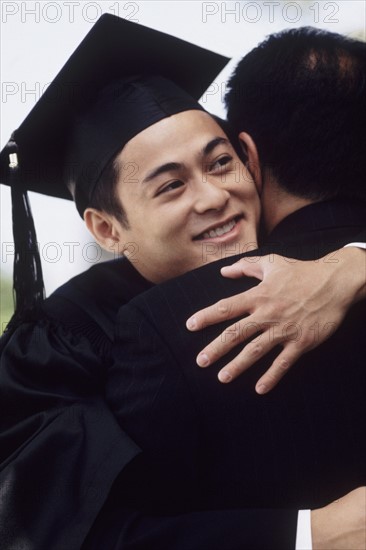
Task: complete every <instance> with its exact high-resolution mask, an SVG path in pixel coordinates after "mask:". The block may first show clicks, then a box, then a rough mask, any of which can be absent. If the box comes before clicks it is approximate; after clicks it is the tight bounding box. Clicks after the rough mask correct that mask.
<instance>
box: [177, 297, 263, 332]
mask: <svg viewBox="0 0 366 550" xmlns="http://www.w3.org/2000/svg"><path fill="white" fill-rule="evenodd" d="M254 290H255V289H254V288H253V289H250V290H247V291H246V292H242V293H240V294H236V295H235V296H231V297H230V298H224V299H223V300H220V301H219V302H216V304H213V305H212V306H209V307H206V308H205V309H201V310H200V311H197V312H196V313H194V314H193V315H192V317H190V318H189V319H188V320H187V322H186V327H187V328H188V330H192V331H195V330H201V329H203V328H205V327H208V326H209V325H214V324H216V323H221V322H223V321H228V320H229V319H233V318H234V317H238V316H239V315H246V314H248V313H249V312H250V310H251V309H252V307H253V302H254V297H252V294H253V291H254Z"/></svg>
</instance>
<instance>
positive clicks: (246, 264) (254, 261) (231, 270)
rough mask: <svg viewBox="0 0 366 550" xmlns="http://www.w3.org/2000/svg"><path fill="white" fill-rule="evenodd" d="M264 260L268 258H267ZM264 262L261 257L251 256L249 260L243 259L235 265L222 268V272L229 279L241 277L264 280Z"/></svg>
mask: <svg viewBox="0 0 366 550" xmlns="http://www.w3.org/2000/svg"><path fill="white" fill-rule="evenodd" d="M264 258H268V257H267V256H265V257H264ZM263 270H264V260H263V258H260V257H259V256H250V257H248V258H242V259H240V260H239V261H238V262H235V264H232V265H227V266H225V267H222V268H221V270H220V272H221V275H223V277H228V278H229V279H239V278H240V277H244V276H246V277H255V278H256V279H260V280H262V279H263Z"/></svg>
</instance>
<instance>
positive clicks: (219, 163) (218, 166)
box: [209, 155, 233, 172]
mask: <svg viewBox="0 0 366 550" xmlns="http://www.w3.org/2000/svg"><path fill="white" fill-rule="evenodd" d="M232 160H233V157H231V156H230V155H224V156H223V157H220V158H219V159H217V160H216V161H215V162H213V163H212V164H211V165H210V166H209V171H210V172H220V171H221V170H222V169H223V168H225V166H227V164H229V163H230V162H231V161H232Z"/></svg>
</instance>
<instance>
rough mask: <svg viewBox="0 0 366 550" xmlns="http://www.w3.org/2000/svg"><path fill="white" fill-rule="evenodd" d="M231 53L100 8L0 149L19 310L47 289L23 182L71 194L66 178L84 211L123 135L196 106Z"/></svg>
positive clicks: (62, 195)
mask: <svg viewBox="0 0 366 550" xmlns="http://www.w3.org/2000/svg"><path fill="white" fill-rule="evenodd" d="M228 61H229V59H228V58H226V57H224V56H221V55H219V54H216V53H213V52H211V51H208V50H205V49H203V48H200V47H198V46H196V45H193V44H190V43H188V42H186V41H184V40H181V39H178V38H175V37H173V36H170V35H167V34H165V33H162V32H159V31H156V30H153V29H149V28H147V27H144V26H142V25H138V24H136V23H132V22H130V21H127V20H125V19H121V18H119V17H116V16H113V15H110V14H105V15H102V16H101V17H100V19H99V20H98V21H97V23H96V24H95V25H94V26H93V28H92V29H91V31H90V32H89V33H88V34H87V36H86V37H85V38H84V40H83V41H82V42H81V44H80V45H79V47H78V48H77V49H76V50H75V52H74V53H73V54H72V56H71V57H70V58H69V60H68V61H67V63H66V64H65V65H64V67H63V68H62V69H61V71H60V72H59V73H58V75H57V76H56V78H55V79H54V80H53V81H52V83H51V84H50V85H49V86H48V88H47V90H46V91H45V93H44V94H43V95H42V97H41V98H40V99H39V101H38V102H37V104H36V105H35V107H34V108H33V109H32V111H31V112H30V114H29V115H28V116H27V118H26V119H25V120H24V122H23V123H22V124H21V126H20V127H19V128H18V129H17V130H16V131H15V132H14V133H13V134H12V137H11V139H10V141H9V142H8V144H7V145H6V146H5V148H4V149H3V150H2V151H1V153H0V181H1V183H4V184H7V185H10V186H11V188H12V201H13V232H14V243H15V265H14V290H15V295H16V311H17V312H18V313H19V312H24V311H28V310H32V309H34V306H36V305H37V304H39V303H40V302H41V301H42V299H43V295H44V290H43V280H42V271H41V263H40V258H39V254H38V252H37V245H36V237H35V230H34V224H33V219H32V216H31V211H30V207H29V202H28V197H27V190H30V191H36V192H39V193H43V194H46V195H51V196H55V197H60V198H66V199H72V196H71V193H70V191H69V190H68V187H67V186H68V184H72V185H73V186H74V187H75V201H76V205H77V208H78V210H79V213H80V214H81V215H82V214H83V211H84V209H85V208H86V206H87V205H88V201H89V200H90V198H91V196H92V193H93V191H94V189H95V186H96V184H97V182H98V179H99V177H100V175H101V173H102V171H103V169H104V168H105V166H106V165H107V164H108V162H109V161H110V160H111V158H113V156H114V155H115V154H116V153H118V151H120V150H121V149H122V147H123V146H124V145H125V144H126V143H127V141H129V140H130V139H131V138H132V137H134V136H135V135H137V134H138V133H139V132H141V131H142V130H144V129H145V128H147V127H148V126H150V125H152V124H154V123H155V122H158V121H159V120H161V119H162V118H165V117H166V116H170V115H172V114H176V113H179V112H182V111H185V110H190V109H201V107H200V105H199V104H198V103H197V100H198V99H199V98H200V97H201V96H202V94H203V93H204V92H205V90H206V89H207V88H208V86H209V85H210V83H211V82H212V81H213V80H214V79H215V77H216V76H217V74H218V73H219V72H220V71H221V70H222V69H223V67H224V66H225V65H226V64H227V62H228ZM25 266H28V270H27V269H24V268H25ZM19 268H20V269H19Z"/></svg>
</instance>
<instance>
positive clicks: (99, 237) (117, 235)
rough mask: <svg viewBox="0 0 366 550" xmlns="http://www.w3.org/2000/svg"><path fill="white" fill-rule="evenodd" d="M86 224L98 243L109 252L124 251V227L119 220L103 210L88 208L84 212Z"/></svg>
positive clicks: (119, 252)
mask: <svg viewBox="0 0 366 550" xmlns="http://www.w3.org/2000/svg"><path fill="white" fill-rule="evenodd" d="M84 221H85V224H86V226H87V228H88V230H89V231H90V233H91V234H92V235H93V237H94V239H95V240H96V241H97V243H99V244H100V246H101V247H102V248H104V249H105V250H107V251H108V252H115V253H118V254H121V253H123V250H121V242H124V240H123V238H122V237H123V236H122V235H121V232H122V229H121V227H120V224H119V223H118V222H117V220H116V219H115V218H114V217H113V216H110V215H109V214H106V213H105V212H103V211H101V210H96V209H95V208H87V209H86V210H85V212H84Z"/></svg>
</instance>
